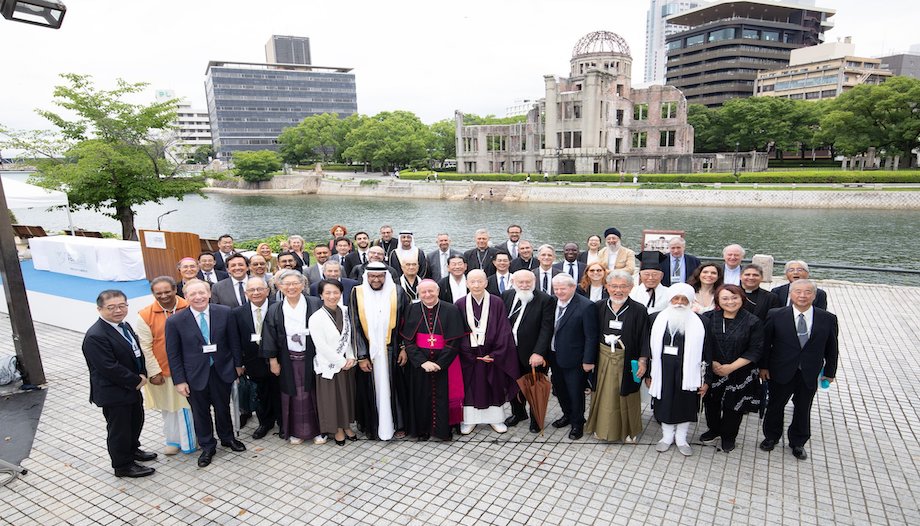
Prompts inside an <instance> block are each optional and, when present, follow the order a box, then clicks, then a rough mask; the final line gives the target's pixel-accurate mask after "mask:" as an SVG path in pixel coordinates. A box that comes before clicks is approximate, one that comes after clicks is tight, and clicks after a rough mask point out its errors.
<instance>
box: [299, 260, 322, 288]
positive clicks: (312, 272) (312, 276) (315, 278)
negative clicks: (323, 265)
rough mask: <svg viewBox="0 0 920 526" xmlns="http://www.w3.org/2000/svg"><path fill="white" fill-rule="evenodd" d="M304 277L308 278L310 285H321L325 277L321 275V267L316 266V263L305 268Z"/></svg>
mask: <svg viewBox="0 0 920 526" xmlns="http://www.w3.org/2000/svg"><path fill="white" fill-rule="evenodd" d="M303 275H304V276H306V277H307V281H308V283H309V285H313V284H314V283H319V282H320V281H322V279H323V275H322V274H321V273H320V271H319V267H317V266H316V263H314V264H312V265H310V266H309V267H304V269H303Z"/></svg>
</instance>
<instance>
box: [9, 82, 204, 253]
mask: <svg viewBox="0 0 920 526" xmlns="http://www.w3.org/2000/svg"><path fill="white" fill-rule="evenodd" d="M61 77H62V78H63V79H64V80H65V81H66V82H65V84H63V85H60V86H57V87H55V89H54V98H53V100H52V102H53V104H54V105H56V106H58V107H59V108H62V109H64V110H67V111H68V112H70V113H72V114H74V115H75V117H73V118H67V117H65V116H64V115H63V114H61V113H58V112H56V111H51V110H37V112H38V114H39V115H41V116H43V117H45V118H46V119H48V120H49V121H50V122H51V123H52V124H53V125H54V126H55V127H56V128H57V132H56V133H51V132H44V131H31V132H10V131H5V133H4V135H6V137H7V140H6V141H4V143H5V145H7V146H9V147H14V148H19V149H22V150H25V151H26V152H28V153H29V154H30V155H33V156H35V157H39V158H44V160H43V161H40V162H39V163H38V164H39V166H38V168H39V171H38V172H37V174H36V175H35V176H34V177H33V179H34V181H35V182H37V183H38V184H39V185H41V186H44V187H46V188H52V189H58V190H63V191H65V192H66V193H67V196H68V199H69V200H70V203H71V206H75V207H77V208H88V209H92V210H98V211H100V212H102V213H103V214H105V215H107V216H109V217H112V218H113V219H116V220H118V221H120V222H121V226H122V238H123V239H137V232H136V231H135V228H134V217H135V212H134V209H133V207H134V205H138V204H141V203H146V202H154V203H159V202H161V201H162V200H163V199H166V198H169V197H175V198H178V199H182V198H183V196H185V195H186V194H188V193H200V191H201V187H202V186H203V185H204V182H203V180H201V179H200V178H189V177H180V176H177V167H176V165H175V164H174V163H172V162H170V161H169V160H168V159H167V157H166V156H165V151H166V147H167V146H168V145H167V144H166V143H165V142H164V140H163V139H162V137H164V136H165V135H166V134H164V133H162V132H163V131H164V130H168V129H171V128H172V123H173V122H174V121H175V118H176V115H175V110H174V108H175V102H176V101H175V100H172V101H165V102H158V103H153V104H147V105H143V104H133V103H129V102H126V101H125V100H124V99H125V98H127V97H130V96H132V95H134V94H137V93H139V92H141V91H142V90H143V89H144V88H146V86H147V84H146V83H128V82H126V81H124V80H121V79H119V80H118V81H117V82H116V87H115V89H113V90H103V89H98V88H96V86H94V84H93V82H92V78H91V77H90V76H89V75H78V74H73V73H68V74H63V75H61Z"/></svg>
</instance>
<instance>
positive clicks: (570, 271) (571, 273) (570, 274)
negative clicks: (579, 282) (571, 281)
mask: <svg viewBox="0 0 920 526" xmlns="http://www.w3.org/2000/svg"><path fill="white" fill-rule="evenodd" d="M566 264H567V265H568V266H569V276H572V277H573V278H574V277H575V269H573V268H572V264H571V263H566Z"/></svg>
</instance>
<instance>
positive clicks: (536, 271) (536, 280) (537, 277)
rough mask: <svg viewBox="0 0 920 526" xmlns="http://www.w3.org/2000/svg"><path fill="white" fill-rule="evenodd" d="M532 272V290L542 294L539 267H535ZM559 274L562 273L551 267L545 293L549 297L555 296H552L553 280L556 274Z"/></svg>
mask: <svg viewBox="0 0 920 526" xmlns="http://www.w3.org/2000/svg"><path fill="white" fill-rule="evenodd" d="M532 272H533V278H534V282H533V287H534V290H539V291H540V292H543V282H542V281H540V267H539V266H537V268H535V269H533V271H532ZM560 272H562V271H561V270H559V269H557V268H556V266H555V265H553V267H552V268H551V269H550V274H549V275H550V283H549V291H548V292H547V294H549V295H550V296H553V297H555V294H553V278H554V277H555V276H556V274H559V273H560Z"/></svg>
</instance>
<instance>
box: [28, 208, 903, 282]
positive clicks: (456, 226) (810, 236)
mask: <svg viewBox="0 0 920 526" xmlns="http://www.w3.org/2000/svg"><path fill="white" fill-rule="evenodd" d="M174 208H177V209H178V211H177V212H174V213H172V214H170V215H168V216H166V217H164V218H163V228H164V229H167V230H177V231H190V232H196V233H198V234H199V235H201V236H203V237H213V238H216V237H217V236H219V235H221V234H223V233H230V234H231V235H233V236H234V237H235V238H237V239H252V238H257V237H263V236H267V235H271V234H276V233H290V234H294V233H297V234H302V235H303V236H304V237H305V238H307V239H308V240H326V239H328V238H329V237H330V235H329V228H330V227H331V226H332V225H333V224H336V223H341V224H344V225H346V226H347V227H348V229H349V234H350V235H351V234H354V232H356V231H358V230H366V231H368V232H369V233H370V234H371V237H375V235H376V233H377V229H378V228H379V227H380V225H383V224H390V225H392V226H393V227H394V230H396V231H397V232H398V231H399V230H402V229H411V230H413V231H414V232H415V237H416V243H417V244H418V245H419V246H420V247H422V249H423V250H426V251H427V250H430V249H433V248H434V246H435V243H434V240H435V237H436V236H437V234H438V233H439V232H447V233H449V234H451V236H452V238H453V243H454V246H455V247H457V248H469V247H472V245H473V232H474V231H475V230H476V229H477V228H487V229H488V230H489V231H490V232H491V233H492V238H493V241H495V242H500V241H502V240H504V239H505V238H506V236H505V229H506V228H507V227H508V225H509V224H512V223H517V224H520V225H521V226H523V229H524V238H526V239H529V240H531V241H533V242H534V243H535V244H540V243H550V244H553V245H555V247H556V248H557V250H559V249H561V245H562V244H563V243H564V242H566V241H576V242H578V243H579V245H580V246H582V247H584V244H585V243H584V242H585V240H586V239H587V237H588V236H589V235H591V234H595V233H596V234H602V233H603V231H604V229H605V228H607V227H609V226H616V227H617V228H619V229H620V231H621V232H622V233H623V241H624V243H625V244H626V246H628V247H630V248H633V249H636V248H638V246H639V245H640V239H641V235H642V230H643V229H646V228H653V229H675V230H685V231H686V232H687V250H688V252H689V253H691V254H696V255H701V256H716V255H720V254H721V250H722V247H723V246H725V245H727V244H729V243H740V244H741V245H742V246H744V247H745V248H747V249H748V257H750V256H751V255H753V254H772V255H773V256H774V257H775V258H776V259H777V260H778V261H784V260H787V259H792V258H797V259H798V258H800V259H804V260H806V261H808V262H811V263H826V264H835V265H853V266H890V267H901V268H910V269H918V270H920V260H918V259H917V258H907V257H904V253H905V252H906V251H905V250H904V247H907V246H909V243H910V242H912V241H914V239H913V238H914V237H915V236H911V235H910V234H911V233H912V232H915V231H916V225H917V223H918V220H920V212H915V211H887V210H823V209H815V210H791V209H780V208H776V209H771V208H750V209H743V208H706V207H703V206H700V207H686V206H684V207H680V208H673V209H672V208H668V207H660V206H644V207H632V206H623V205H605V204H602V203H598V204H596V205H584V204H577V205H575V204H572V205H568V204H563V203H501V202H489V201H482V202H473V201H439V200H422V199H420V200H399V199H373V198H351V197H327V196H322V197H321V196H304V195H301V196H228V195H219V194H211V195H209V197H207V198H202V197H198V196H189V197H188V198H186V199H185V200H184V201H181V202H180V201H177V200H175V199H168V200H166V201H164V203H163V204H162V205H153V204H147V205H144V206H140V207H138V208H137V227H138V228H139V229H153V228H156V225H157V216H159V215H160V214H162V213H164V212H166V211H169V210H172V209H174ZM15 212H16V215H17V217H18V220H19V222H20V223H23V224H36V225H42V226H44V227H45V228H46V229H57V230H63V229H64V228H66V226H67V216H66V214H65V213H64V212H63V211H53V212H48V211H44V210H16V211H15ZM73 216H74V222H75V224H76V226H77V227H82V228H86V229H89V230H103V231H109V232H120V231H121V229H120V226H119V224H118V223H117V222H116V221H115V220H113V219H110V218H108V217H105V216H103V215H102V214H99V213H94V212H86V211H80V212H75V213H74V214H73ZM813 276H814V277H816V278H819V279H829V278H837V279H846V280H852V281H862V282H870V283H897V284H909V285H912V284H914V281H915V280H914V277H912V276H909V275H904V274H881V273H872V272H855V271H837V270H816V271H815V272H813Z"/></svg>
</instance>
